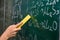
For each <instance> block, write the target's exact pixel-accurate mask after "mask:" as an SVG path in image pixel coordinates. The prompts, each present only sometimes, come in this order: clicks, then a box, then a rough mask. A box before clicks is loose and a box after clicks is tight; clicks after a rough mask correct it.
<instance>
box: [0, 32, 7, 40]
mask: <svg viewBox="0 0 60 40" xmlns="http://www.w3.org/2000/svg"><path fill="white" fill-rule="evenodd" d="M0 40H8V37H7V35H6V33H5V32H4V33H3V34H2V35H1V36H0Z"/></svg>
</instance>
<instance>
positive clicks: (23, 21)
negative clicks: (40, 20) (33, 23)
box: [17, 15, 31, 28]
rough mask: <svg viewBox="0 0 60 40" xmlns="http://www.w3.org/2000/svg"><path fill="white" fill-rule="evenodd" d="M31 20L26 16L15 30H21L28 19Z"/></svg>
mask: <svg viewBox="0 0 60 40" xmlns="http://www.w3.org/2000/svg"><path fill="white" fill-rule="evenodd" d="M30 18H31V16H30V15H27V16H26V17H25V18H24V19H23V20H22V21H21V22H20V23H22V24H20V25H19V26H18V27H17V28H21V27H22V26H23V25H24V24H25V23H26V22H27V21H28V20H29V19H30Z"/></svg>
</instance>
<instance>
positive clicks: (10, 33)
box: [0, 23, 22, 40]
mask: <svg viewBox="0 0 60 40" xmlns="http://www.w3.org/2000/svg"><path fill="white" fill-rule="evenodd" d="M21 24H22V23H18V24H16V25H10V26H9V27H8V28H7V29H6V30H5V31H4V33H3V34H2V35H1V37H0V40H8V39H9V38H11V37H14V36H15V35H16V33H17V32H18V31H19V30H21V28H17V26H19V25H21Z"/></svg>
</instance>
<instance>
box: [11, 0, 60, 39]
mask: <svg viewBox="0 0 60 40" xmlns="http://www.w3.org/2000/svg"><path fill="white" fill-rule="evenodd" d="M12 7H13V13H12V21H13V23H18V22H20V21H21V20H22V19H23V18H24V17H25V16H26V15H27V14H29V15H31V19H30V20H29V21H28V22H27V23H26V24H25V25H24V26H23V27H22V30H20V31H19V32H18V33H17V35H16V37H15V39H14V40H59V11H60V8H59V7H60V0H13V6H12Z"/></svg>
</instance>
